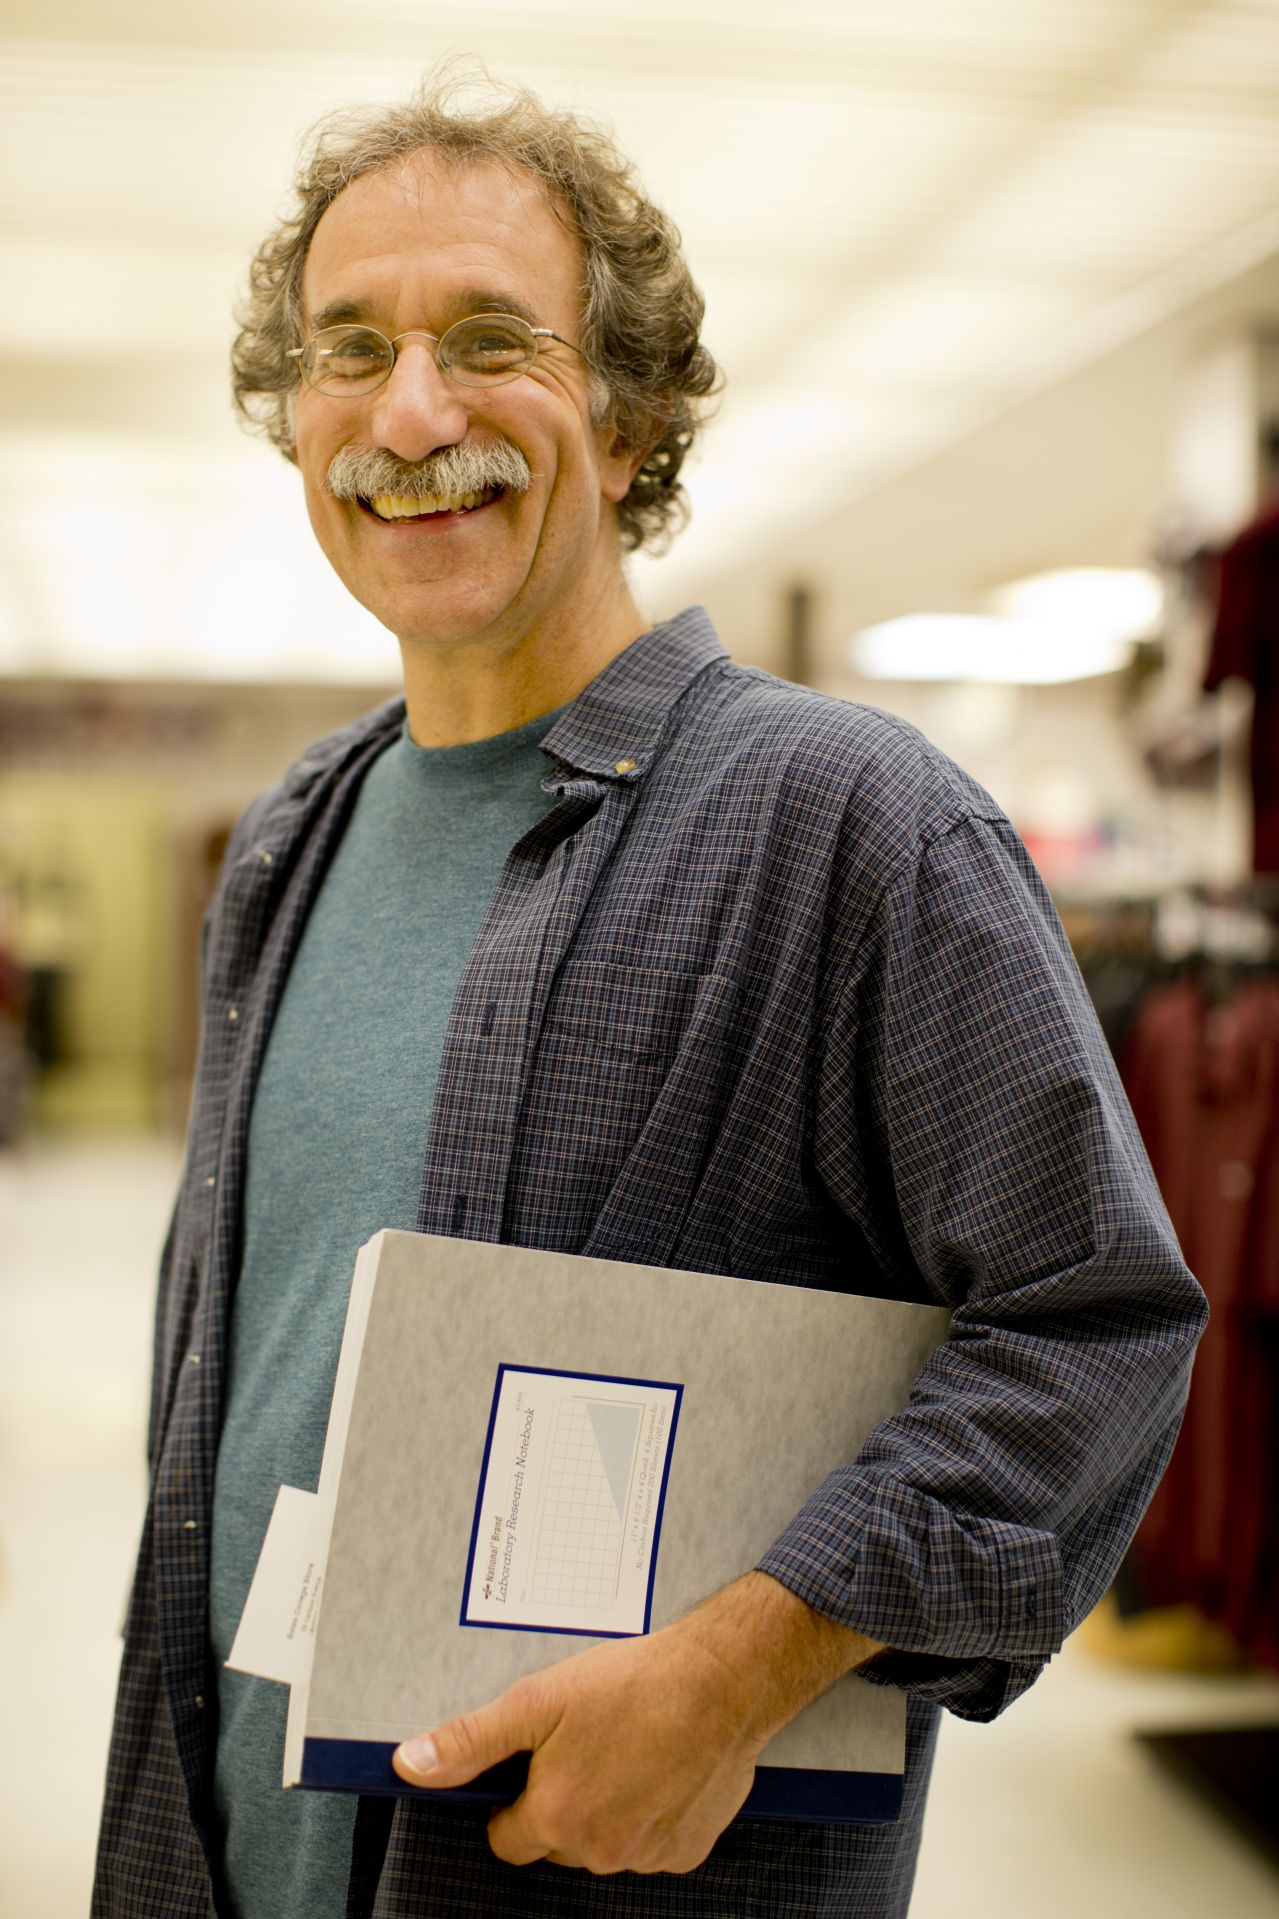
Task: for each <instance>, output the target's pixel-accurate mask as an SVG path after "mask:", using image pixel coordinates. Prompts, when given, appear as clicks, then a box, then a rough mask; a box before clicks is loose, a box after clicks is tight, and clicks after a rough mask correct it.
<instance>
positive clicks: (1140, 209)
mask: <svg viewBox="0 0 1279 1919" xmlns="http://www.w3.org/2000/svg"><path fill="white" fill-rule="evenodd" d="M459 18H460V16H456V15H454V14H450V15H445V14H441V13H440V12H439V11H438V10H435V9H426V8H424V7H423V6H422V5H421V0H364V4H362V5H361V7H360V8H359V9H358V10H357V9H352V8H351V7H350V6H349V4H348V3H347V0H222V3H221V4H219V6H217V7H216V8H193V7H176V6H173V5H172V4H171V3H169V4H163V5H162V4H159V0H115V4H113V5H112V6H110V7H106V6H104V5H102V4H101V0H7V5H6V7H5V9H4V15H3V19H2V20H0V273H2V274H3V275H4V278H5V283H6V288H7V289H8V291H7V295H6V300H5V302H4V303H3V304H2V305H0V397H4V396H6V395H7V396H8V397H9V399H10V400H11V402H12V404H13V405H14V408H15V410H16V423H15V424H16V426H17V427H18V428H20V429H21V431H22V433H23V434H27V433H29V431H30V429H31V426H32V423H33V421H35V420H37V419H38V418H39V417H40V410H41V409H44V417H45V424H46V431H47V435H48V441H49V444H50V446H54V445H61V444H63V442H64V441H65V442H66V444H68V445H69V444H71V443H72V441H73V440H74V442H75V444H77V445H80V446H81V447H82V449H83V447H84V445H85V438H84V436H85V434H86V432H87V431H91V433H92V435H93V436H94V445H95V446H96V447H98V449H99V452H101V454H102V458H103V460H105V461H106V466H105V467H104V469H103V470H104V471H106V470H109V469H110V460H109V457H108V454H107V452H106V451H105V449H107V448H108V447H109V444H110V441H111V436H112V435H113V434H114V435H117V436H132V438H133V442H134V444H135V446H137V447H139V448H141V449H142V463H141V466H140V467H139V468H137V469H136V470H135V469H134V468H133V467H131V466H129V464H128V463H127V462H125V463H124V465H123V466H122V467H121V468H120V473H121V478H120V481H119V489H118V490H119V491H120V492H121V494H122V495H124V494H127V493H128V490H129V488H130V487H136V486H138V485H139V484H140V482H139V481H138V480H137V472H138V471H143V470H145V471H150V470H151V467H162V466H163V464H164V461H165V460H170V459H175V458H176V457H177V452H178V449H179V447H182V448H185V450H186V455H187V457H186V459H185V463H184V464H183V467H182V470H183V472H184V474H186V475H187V481H186V482H184V488H186V489H187V490H184V491H183V493H182V502H184V503H185V504H181V505H180V506H179V507H175V508H174V509H173V512H174V514H176V518H173V517H172V516H171V524H170V525H169V532H168V534H167V536H166V537H167V538H168V540H169V543H170V546H171V547H175V548H176V547H180V545H181V538H182V536H181V533H180V531H174V528H175V527H176V528H180V527H181V526H182V525H183V524H185V523H186V522H185V521H184V520H183V517H182V516H183V514H186V515H187V516H188V518H189V519H190V520H191V522H192V525H193V526H194V522H195V521H196V520H199V519H200V518H201V517H203V520H204V522H205V523H206V524H208V523H211V521H210V516H211V515H221V514H223V513H225V512H226V511H227V510H228V509H227V507H226V488H227V485H228V481H227V475H228V473H229V472H231V471H235V472H239V473H243V474H248V473H254V474H256V473H257V472H259V471H260V470H263V469H261V468H260V467H259V466H258V465H257V464H255V463H256V462H261V461H265V460H266V459H267V458H268V456H267V455H266V454H263V453H261V452H260V451H258V450H256V449H253V448H251V447H249V446H243V447H242V446H241V445H240V443H239V442H238V441H237V440H236V437H235V433H234V429H233V426H232V424H231V421H230V414H229V408H228V405H227V403H226V399H225V389H224V385H223V382H224V377H225V376H224V367H225V355H226V346H227V341H228V338H229V334H230V331H231V319H230V308H231V306H232V304H233V301H234V299H235V296H236V294H237V292H238V289H239V287H240V285H241V284H242V280H243V276H244V270H245V266H246V264H247V258H248V255H249V252H250V250H251V248H252V247H253V246H254V245H255V244H256V242H257V241H258V239H259V238H260V237H261V235H262V233H263V231H264V229H265V227H266V225H267V224H268V223H269V222H270V221H271V220H272V218H273V217H274V216H275V213H276V211H277V210H278V209H279V208H280V207H282V206H283V204H284V202H285V195H286V187H287V181H288V176H289V173H290V170H291V165H292V158H293V155H294V152H295V149H296V146H297V143H298V140H299V138H300V136H301V134H302V132H303V130H304V129H305V128H306V127H307V126H308V125H309V124H310V123H311V122H313V121H314V120H315V119H316V118H317V117H318V116H319V115H321V114H322V113H324V112H326V111H328V110H330V109H331V108H333V107H335V106H338V105H341V104H346V103H349V102H352V101H366V100H378V99H382V100H386V99H393V98H398V97H402V96H403V95H405V94H406V93H407V92H408V91H410V90H411V88H412V86H413V84H414V83H415V81H416V79H417V77H418V75H419V74H420V73H421V71H422V70H423V69H424V68H425V67H426V66H427V65H428V64H429V63H430V62H431V61H433V60H435V59H437V58H439V57H440V56H442V55H444V54H447V53H450V52H452V53H457V52H458V51H459V27H458V20H459ZM462 31H464V32H465V34H466V35H467V43H466V46H467V50H468V51H469V52H471V53H474V54H476V55H478V56H480V57H482V58H484V59H486V60H487V61H488V62H489V64H490V66H491V68H492V70H493V71H494V72H495V73H496V74H497V75H498V76H499V77H504V78H515V79H519V80H522V81H525V82H527V83H529V84H531V85H533V86H534V87H535V88H538V89H540V90H541V91H542V92H544V94H545V95H546V96H547V97H548V98H549V99H550V100H552V101H554V102H557V103H562V104H571V105H573V106H575V107H577V108H579V109H580V110H583V111H585V112H587V113H589V114H591V115H593V116H595V117H596V118H598V119H600V120H602V121H604V122H605V123H608V124H611V125H612V126H614V127H615V128H616V130H617V133H618V136H619V139H620V140H621V143H622V144H623V146H624V147H625V148H626V149H627V150H628V151H629V152H630V153H631V154H632V155H633V157H634V158H635V160H636V161H637V163H638V165H639V168H640V171H641V173H642V175H643V176H644V177H645V179H646V180H647V182H648V184H649V187H650V189H651V190H652V192H653V193H654V196H655V197H656V198H657V199H658V200H659V201H660V202H661V203H662V204H663V205H665V206H666V207H667V208H668V209H669V211H670V212H671V213H672V214H673V216H674V217H675V218H676V220H677V221H678V222H679V224H680V226H681V228H682V230H683V232H684V235H685V240H686V243H687V248H688V252H689V256H690V259H691V261H692V264H693V267H694V271H695V273H696V274H697V276H698V277H699V279H700V280H701V282H702V284H703V285H704V288H705V291H706V294H707V299H708V317H707V332H708V338H709V340H710V343H711V345H712V347H713V348H714V349H715V350H716V351H717V353H718V354H719V357H720V358H721V359H722V361H723V362H724V364H725V366H726V368H727V370H728V373H729V375H730V382H729V386H728V389H727V392H726V394H725V397H724V401H723V404H722V407H721V410H720V415H719V418H718V420H717V422H716V424H715V426H714V428H713V429H712V432H711V434H710V436H709V438H708V440H707V443H706V446H705V449H704V452H703V453H702V455H701V457H700V458H699V460H698V462H697V463H696V465H695V466H694V467H693V469H692V472H691V482H690V483H691V490H692V493H693V497H694V502H695V507H696V517H695V522H694V526H693V528H692V530H691V532H690V533H689V534H688V535H687V536H685V539H684V540H683V541H682V542H681V547H680V548H677V549H676V553H677V555H678V556H679V558H678V566H677V570H678V571H679V573H680V576H681V577H682V578H684V579H686V580H687V581H688V583H689V585H690V587H691V588H692V589H693V590H696V587H697V584H698V576H699V572H700V573H707V572H710V571H713V570H722V568H723V567H724V566H726V565H731V564H732V563H733V555H734V553H742V554H750V555H758V553H759V552H760V551H761V550H764V549H767V547H768V544H769V542H770V541H776V540H780V539H782V538H783V537H784V535H785V532H786V530H787V529H788V527H790V526H793V525H794V524H796V523H797V521H802V519H803V517H804V516H811V515H813V514H814V513H821V512H825V511H828V510H829V509H830V507H831V505H832V503H833V502H835V503H837V502H838V501H840V500H842V499H847V498H852V497H856V496H857V495H858V494H859V493H863V492H865V491H866V490H867V489H870V488H873V487H874V486H876V485H877V484H882V483H883V482H884V481H885V479H886V478H887V477H888V476H889V475H891V474H893V473H898V472H900V471H901V470H902V468H903V465H904V464H908V463H910V462H911V461H919V460H922V459H924V458H926V457H929V456H930V454H931V453H932V452H933V451H934V450H935V449H936V448H937V447H938V446H939V445H941V444H943V443H944V442H945V441H946V439H947V436H951V437H953V436H954V435H955V434H957V433H960V432H963V431H967V430H968V429H969V428H971V426H972V425H973V424H974V423H975V422H977V421H979V420H981V419H983V418H989V417H991V415H992V414H993V413H996V412H998V411H999V410H1000V409H1001V408H1003V407H1005V406H1006V405H1007V404H1008V403H1009V400H1010V398H1011V397H1013V396H1014V395H1015V394H1016V395H1022V394H1024V393H1025V392H1026V391H1027V390H1028V388H1029V387H1030V386H1031V385H1033V382H1034V381H1035V379H1036V378H1038V379H1040V380H1041V381H1047V380H1049V379H1052V378H1055V377H1058V376H1059V375H1060V373H1061V371H1062V370H1063V368H1064V367H1065V366H1067V365H1070V364H1078V363H1079V360H1080V358H1081V356H1086V355H1087V354H1088V353H1089V352H1090V351H1094V352H1100V351H1102V350H1103V348H1104V346H1105V344H1107V343H1108V342H1110V341H1112V340H1113V339H1114V338H1115V337H1119V335H1120V334H1121V333H1122V330H1123V328H1124V327H1125V326H1128V327H1131V326H1132V325H1135V324H1139V323H1140V321H1141V316H1142V315H1146V316H1147V317H1149V316H1150V315H1157V314H1159V313H1162V312H1165V311H1167V310H1168V306H1169V303H1170V302H1175V301H1176V300H1178V299H1180V298H1185V299H1189V298H1192V297H1194V295H1195V293H1196V292H1197V291H1199V290H1201V289H1202V286H1203V284H1205V275H1210V274H1211V272H1212V271H1215V270H1217V269H1215V268H1213V267H1212V265H1211V261H1212V260H1218V261H1219V262H1222V263H1225V264H1222V265H1221V266H1220V271H1222V272H1224V271H1225V270H1226V266H1227V264H1228V259H1229V250H1230V248H1231V246H1232V245H1234V244H1235V240H1234V239H1233V238H1232V236H1244V237H1246V236H1247V235H1248V234H1249V233H1255V231H1256V230H1257V223H1258V222H1259V221H1260V220H1262V218H1263V217H1264V216H1265V215H1267V214H1268V213H1269V212H1270V211H1271V210H1272V209H1273V208H1274V207H1275V205H1276V204H1279V0H1033V4H1029V5H1028V4H1026V0H796V4H793V5H788V6H787V7H786V9H785V10H784V14H781V15H779V12H778V10H777V8H776V6H775V4H773V0H768V3H767V4H765V3H764V0H649V3H648V4H645V5H644V6H642V7H641V6H640V5H638V4H634V3H633V0H625V3H624V4H611V5H609V6H607V7H604V6H600V5H599V4H598V0H547V3H546V4H542V5H539V6H537V7H533V6H530V5H529V4H528V0H490V3H489V4H488V5H486V7H485V8H484V9H483V10H482V13H481V14H479V15H477V16H476V19H475V22H474V23H473V22H472V21H471V20H470V19H469V18H468V19H466V23H465V26H464V28H463V29H462ZM1186 263H1190V264H1189V265H1187V264H1186ZM1205 263H1207V264H1205ZM158 342H162V344H157V343H158ZM1090 343H1091V344H1090ZM76 436H79V437H78V439H77V438H76ZM20 445H21V446H22V447H25V449H26V450H25V451H24V452H21V453H20V452H19V447H20ZM148 446H149V447H150V448H151V467H149V466H148V464H147V459H146V448H147V447H148ZM160 449H162V450H160ZM95 457H96V456H95ZM29 466H30V446H29V442H28V441H26V440H23V441H21V442H19V441H18V440H17V439H16V438H14V436H13V434H12V433H11V434H10V436H9V437H8V439H6V438H5V437H4V436H3V434H2V433H0V489H5V490H7V491H8V492H9V493H10V495H11V496H15V495H16V491H20V488H21V484H22V479H23V476H24V475H25V474H26V473H27V472H28V470H29ZM273 471H274V469H273ZM130 476H132V477H130ZM188 483H189V485H188ZM279 484H280V488H281V489H282V490H280V491H278V492H267V493H262V494H257V493H253V488H252V487H247V488H246V489H245V491H244V499H245V501H246V502H247V500H248V498H249V495H250V494H251V493H252V496H253V501H254V504H253V514H254V516H255V524H254V527H253V529H252V532H251V533H250V532H249V531H248V530H247V529H246V530H245V533H244V541H245V546H244V550H245V551H248V550H250V548H251V549H252V550H253V551H254V552H258V551H260V548H261V534H262V525H263V523H264V522H263V516H264V515H265V516H266V521H265V523H266V524H267V525H268V526H269V525H270V524H274V521H273V519H272V516H276V515H279V514H280V513H282V512H283V511H284V507H283V504H282V503H283V502H284V501H286V500H288V499H292V498H293V494H292V492H290V491H288V490H287V489H289V488H291V487H292V485H293V482H292V479H291V476H289V475H288V474H287V472H285V471H284V470H283V469H281V470H280V473H279ZM254 485H256V481H255V482H254ZM190 489H194V491H191V490H190ZM149 498H150V496H149V495H144V493H141V492H140V493H138V494H137V498H136V500H135V502H134V507H133V508H129V503H128V500H127V499H125V498H123V497H121V498H120V499H118V500H117V502H116V505H117V507H118V508H119V509H120V510H121V511H125V510H129V511H134V512H135V521H134V522H130V524H131V525H133V524H135V522H136V521H137V515H145V513H146V512H147V511H148V510H150V508H149V506H148V500H149ZM197 500H198V502H199V503H198V504H197ZM166 510H167V509H166ZM229 510H230V511H231V514H232V519H233V520H234V514H235V508H234V507H232V508H231V509H229ZM245 511H246V512H247V511H248V508H247V505H246V507H245ZM137 523H140V522H137ZM221 523H222V522H221V520H220V519H219V521H218V524H221ZM289 524H290V527H291V528H292V529H293V530H291V531H290V532H289V533H288V535H287V537H286V536H285V535H284V534H282V535H281V539H282V540H283V541H284V546H283V547H282V551H284V550H287V552H288V553H290V554H292V555H294V556H296V553H297V551H298V550H299V549H298V547H297V540H296V527H297V524H300V523H297V522H295V521H294V520H291V521H290V523H289ZM42 537H45V536H42ZM48 537H49V538H51V539H52V540H53V542H54V545H55V546H56V544H57V539H58V537H60V536H59V535H57V533H56V532H55V533H53V534H51V535H49V536H48ZM68 537H70V536H68ZM191 537H192V541H193V546H192V552H193V555H195V556H196V558H194V559H193V561H192V564H193V566H194V567H195V568H196V571H199V567H200V566H201V565H202V564H203V562H201V561H199V560H198V555H199V554H200V553H203V552H204V551H205V545H204V541H205V534H204V533H203V532H202V531H193V532H192V535H191ZM130 538H133V535H132V534H131V535H130ZM255 543H256V544H255ZM50 550H52V549H50ZM41 551H44V548H42V549H41ZM295 563H296V560H295V558H294V559H290V560H289V562H288V564H289V565H290V566H292V565H294V564H295ZM49 564H53V561H52V560H50V562H49ZM180 573H181V567H180V566H176V567H175V577H176V576H178V575H180ZM299 591H301V589H299ZM306 591H308V592H309V591H311V588H310V587H308V588H307V589H306ZM285 597H286V599H287V593H286V596H285ZM244 617H245V618H247V619H248V620H249V622H250V625H252V618H253V616H252V614H251V613H246V614H245V615H244ZM264 631H265V629H264ZM263 643H267V642H266V640H265V639H264V641H263Z"/></svg>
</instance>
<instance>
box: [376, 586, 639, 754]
mask: <svg viewBox="0 0 1279 1919" xmlns="http://www.w3.org/2000/svg"><path fill="white" fill-rule="evenodd" d="M646 625H647V622H646V621H645V620H644V618H643V617H642V615H641V613H640V611H639V608H638V607H637V606H636V604H635V602H634V600H633V599H632V597H631V594H630V590H629V588H628V587H627V585H626V583H625V581H624V580H623V579H622V577H621V576H620V574H619V576H618V578H617V580H616V583H615V585H612V586H611V587H610V589H609V590H608V591H606V592H604V593H601V594H599V595H598V596H597V598H596V599H595V600H594V602H593V603H592V604H591V605H590V606H589V607H588V608H585V609H583V608H581V607H575V608H574V609H573V612H572V615H571V616H569V617H564V618H560V619H557V618H554V617H552V618H550V619H547V620H543V621H540V622H539V623H538V625H537V626H536V627H535V628H533V629H531V630H524V631H520V632H517V633H514V634H512V633H502V634H492V633H487V634H483V635H481V636H478V637H476V638H472V639H467V640H459V641H457V642H456V643H453V644H448V645H443V646H441V645H438V644H435V643H432V642H429V641H428V642H425V643H423V642H420V641H408V640H403V639H402V640H401V642H400V652H401V656H402V658H403V661H404V697H405V702H406V705H407V707H408V724H409V736H410V738H411V739H412V740H413V741H414V742H415V744H416V745H418V746H465V745H467V744H468V743H469V742H471V741H473V740H486V739H491V738H492V737H493V736H494V735H495V734H497V733H507V732H510V731H511V729H512V728H513V727H517V726H523V725H524V724H525V723H526V722H527V721H529V720H535V719H536V718H537V717H538V715H539V714H541V713H551V712H554V710H555V709H556V708H557V707H560V706H566V705H567V704H568V702H569V701H570V700H571V699H574V698H575V697H576V695H577V694H579V693H580V692H581V691H582V689H583V688H584V687H586V686H588V685H589V684H590V682H591V681H592V680H593V679H594V678H595V676H596V674H598V673H601V672H603V670H604V668H605V667H606V666H607V665H608V663H609V661H610V660H613V659H616V657H617V655H618V654H619V653H621V652H624V651H625V649H626V648H627V647H628V646H629V645H630V644H631V642H632V641H633V640H636V639H638V638H639V636H640V634H641V633H642V632H644V630H645V627H646Z"/></svg>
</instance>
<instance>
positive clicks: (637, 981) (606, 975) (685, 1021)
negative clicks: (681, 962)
mask: <svg viewBox="0 0 1279 1919" xmlns="http://www.w3.org/2000/svg"><path fill="white" fill-rule="evenodd" d="M725 988H727V989H728V990H729V991H730V992H731V991H732V987H731V983H730V982H729V981H727V980H724V979H722V978H721V977H720V976H719V975H718V974H715V973H673V972H672V973H668V972H661V971H655V970H653V969H652V968H650V967H646V966H617V965H613V964H610V963H609V962H607V961H596V960H588V961H583V962H581V963H579V964H577V965H574V966H571V967H566V968H565V969H564V970H563V971H562V972H561V974H560V976H559V979H558V980H557V981H556V985H555V990H554V993H553V995H552V999H551V1003H550V1005H549V1007H548V1008H547V1015H546V1022H545V1027H544V1044H545V1043H546V1042H548V1041H549V1043H550V1045H551V1047H552V1048H557V1047H558V1046H560V1045H562V1044H563V1042H564V1040H567V1041H568V1042H569V1044H570V1047H572V1048H576V1049H577V1051H578V1053H579V1055H581V1054H591V1055H594V1056H597V1057H600V1058H604V1059H613V1060H617V1061H633V1062H635V1063H636V1064H637V1065H647V1066H649V1067H654V1066H658V1067H660V1064H661V1062H663V1061H669V1060H671V1059H673V1058H674V1056H675V1054H676V1053H677V1052H678V1051H679V1047H680V1041H681V1039H682V1038H683V1036H684V1034H685V1031H686V1030H687V1028H688V1027H689V1025H690V1022H691V1020H692V1017H693V1015H694V1013H695V1011H696V1007H697V1003H698V1000H699V998H702V999H705V998H707V997H708V996H709V997H715V996H716V995H717V993H718V991H719V990H721V989H725Z"/></svg>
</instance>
